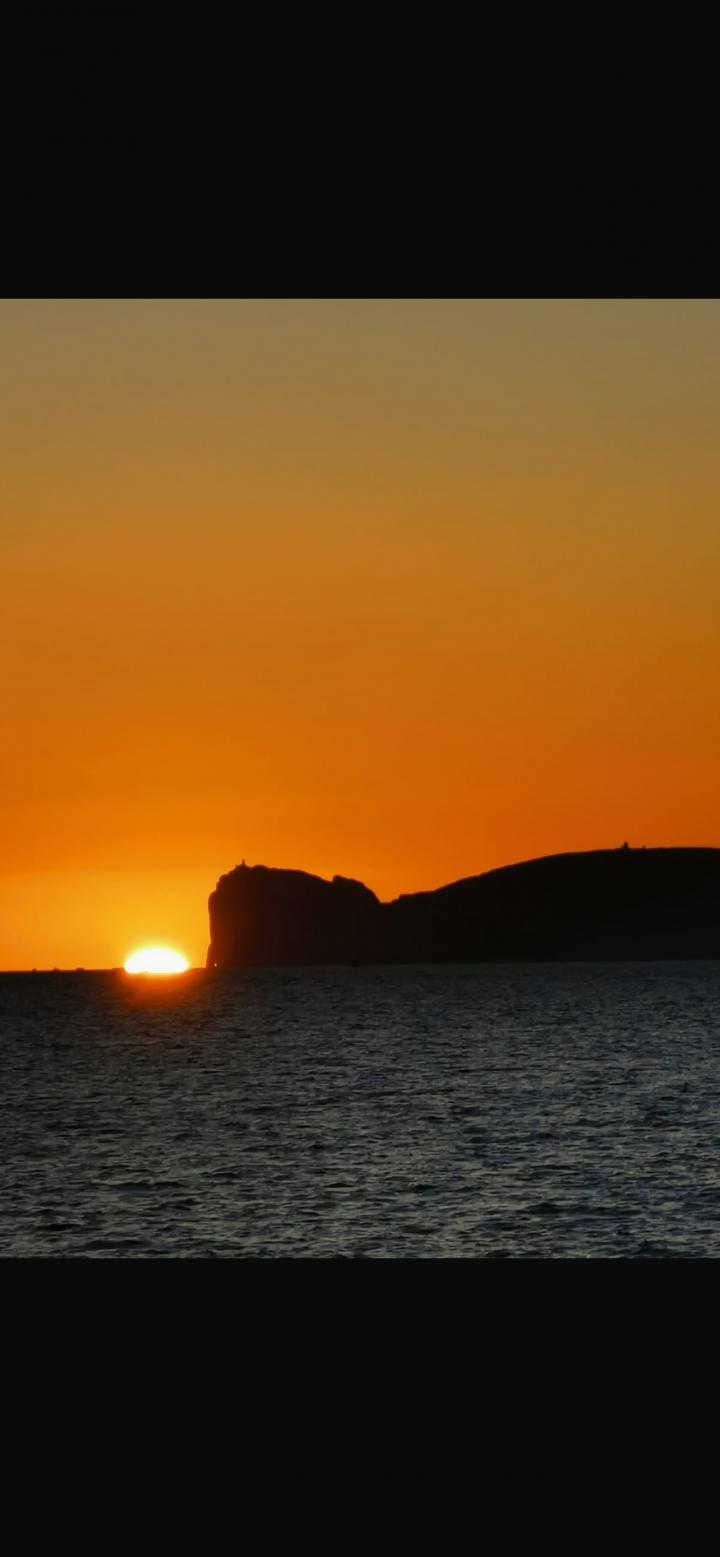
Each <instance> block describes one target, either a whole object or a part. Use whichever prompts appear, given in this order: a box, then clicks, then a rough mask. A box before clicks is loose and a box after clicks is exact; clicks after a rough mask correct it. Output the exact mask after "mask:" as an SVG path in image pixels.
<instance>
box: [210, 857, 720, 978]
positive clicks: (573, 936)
mask: <svg viewBox="0 0 720 1557" xmlns="http://www.w3.org/2000/svg"><path fill="white" fill-rule="evenodd" d="M209 913H210V938H211V939H210V947H209V950H208V957H207V965H208V967H218V968H232V967H258V966H271V965H306V964H323V963H325V964H328V963H352V962H384V963H393V962H486V961H493V960H496V959H497V960H501V961H504V960H520V959H525V958H527V959H529V960H533V959H540V960H546V959H547V960H565V959H567V960H575V959H585V958H588V959H592V958H598V959H616V958H631V959H635V958H637V959H640V958H672V957H720V849H629V848H627V847H623V848H622V849H602V850H596V851H593V852H592V853H586V854H555V855H549V856H547V857H546V858H544V859H537V860H528V861H525V862H524V863H522V864H518V865H506V866H503V867H502V868H501V869H500V870H493V871H488V872H487V873H486V874H485V875H482V876H470V877H468V878H466V879H465V880H463V881H455V882H452V883H451V884H450V885H449V886H446V887H439V888H438V889H437V890H436V891H434V892H416V893H414V894H412V895H408V896H403V897H399V898H396V899H395V900H394V902H392V903H381V902H379V900H378V898H376V896H375V894H374V893H373V892H371V891H370V890H369V889H368V888H367V887H365V886H363V885H362V883H361V882H358V881H350V880H348V879H347V878H345V877H341V876H335V877H334V878H333V880H332V881H325V880H323V879H322V878H321V877H320V876H312V875H308V874H306V873H305V872H304V871H296V870H271V869H269V868H268V867H267V866H264V865H256V866H252V867H250V866H247V865H244V864H243V865H240V866H238V867H237V868H236V869H235V870H233V871H230V872H229V874H228V875H226V876H221V878H220V880H219V882H218V885H217V888H216V890H215V891H214V892H213V893H212V895H211V897H210V901H209Z"/></svg>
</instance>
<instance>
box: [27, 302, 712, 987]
mask: <svg viewBox="0 0 720 1557" xmlns="http://www.w3.org/2000/svg"><path fill="white" fill-rule="evenodd" d="M719 348H720V304H718V303H717V302H714V301H710V302H705V301H695V302H692V301H676V302H672V301H670V302H663V301H649V302H642V301H641V302H637V301H605V302H603V301H598V302H583V301H565V302H563V301H559V302H543V301H540V302H511V301H510V302H482V301H481V302H466V301H457V302H442V301H428V302H423V301H405V302H402V301H401V302H392V301H381V302H343V301H332V302H302V301H301V302H224V301H219V302H198V301H189V302H182V301H180V302H152V301H139V302H132V301H130V302H126V301H125V302H122V301H121V302H109V303H108V302H40V303H38V302H32V301H23V302H12V301H11V302H3V303H0V402H1V404H2V417H1V418H0V443H1V445H2V446H1V448H0V514H1V516H2V519H1V522H2V541H3V547H2V557H3V578H4V586H5V587H4V591H3V608H2V613H1V615H0V637H1V639H2V658H1V660H0V665H1V670H0V675H1V677H2V708H3V715H4V727H5V741H4V742H3V747H4V760H3V765H2V805H1V807H0V832H1V835H2V836H1V840H0V843H1V847H0V865H1V868H2V872H3V878H4V879H3V884H2V893H1V894H0V966H2V967H5V968H25V967H33V966H36V967H52V966H60V967H68V966H71V967H75V966H77V965H83V966H86V967H93V966H114V965H117V964H118V963H120V962H122V961H124V959H125V957H126V955H127V954H128V952H130V951H131V950H133V949H134V947H136V946H137V945H140V944H142V943H143V942H148V941H160V942H163V943H167V944H169V945H173V946H177V947H178V949H179V950H181V951H183V952H184V953H185V954H186V955H187V956H188V957H190V959H191V961H192V962H193V963H197V962H202V961H204V956H205V951H206V946H207V915H206V901H207V896H208V893H209V892H210V890H211V889H212V887H213V886H214V884H215V882H216V880H217V877H218V875H220V874H221V873H222V872H223V871H225V870H228V869H230V868H231V867H232V866H233V865H235V864H236V863H238V862H239V861H240V860H241V859H242V858H243V857H244V858H245V859H246V860H247V862H248V863H249V864H255V863H264V864H269V865H288V866H294V867H298V868H301V869H307V870H312V871H317V872H319V873H321V874H323V875H332V874H333V873H334V872H336V871H339V872H341V873H343V874H346V875H355V876H359V877H360V878H361V879H363V880H364V881H366V882H367V884H368V885H369V886H371V887H373V889H374V890H375V891H377V892H378V894H379V895H380V896H381V897H391V896H393V895H395V894H396V893H398V892H401V891H412V890H415V889H419V888H423V887H425V888H426V887H433V886H438V885H440V884H441V883H443V882H445V881H450V880H452V879H454V878H456V877H458V876H461V875H469V874H474V873H475V872H478V871H481V870H485V869H488V868H490V867H492V866H494V865H500V864H504V863H506V862H509V861H511V860H517V859H523V858H528V857H531V856H533V855H540V854H547V853H552V852H554V851H557V850H562V849H583V848H593V847H603V846H609V847H612V846H616V845H618V844H619V843H621V842H623V841H624V840H625V839H628V840H629V841H630V842H631V843H634V844H641V843H644V844H646V845H648V846H650V845H659V844H699V843H704V844H715V845H718V844H720V816H719V810H718V795H720V717H719V713H718V708H719V703H720V698H719V694H718V686H719V685H720V627H719V625H718V624H719V621H720V612H719V610H718V597H719V590H718V586H719V584H720V512H719V505H718V495H719V493H720V445H719V444H718V440H717V426H718V413H719V412H720V351H719Z"/></svg>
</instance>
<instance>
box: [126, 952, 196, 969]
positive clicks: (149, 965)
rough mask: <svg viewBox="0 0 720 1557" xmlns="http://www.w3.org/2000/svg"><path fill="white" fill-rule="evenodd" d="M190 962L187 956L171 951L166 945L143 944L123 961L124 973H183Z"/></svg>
mask: <svg viewBox="0 0 720 1557" xmlns="http://www.w3.org/2000/svg"><path fill="white" fill-rule="evenodd" d="M189 966H190V964H189V962H188V960H187V957H181V956H180V953H179V952H176V951H171V950H170V948H169V947H168V946H144V947H143V949H142V951H136V952H133V954H132V956H131V957H128V959H127V962H126V963H125V972H126V973H185V971H186V970H187V968H189Z"/></svg>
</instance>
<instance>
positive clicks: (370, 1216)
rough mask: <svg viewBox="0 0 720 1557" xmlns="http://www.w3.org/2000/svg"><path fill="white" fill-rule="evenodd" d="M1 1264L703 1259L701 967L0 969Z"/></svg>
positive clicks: (715, 1186)
mask: <svg viewBox="0 0 720 1557" xmlns="http://www.w3.org/2000/svg"><path fill="white" fill-rule="evenodd" d="M0 1254H2V1255H5V1256H8V1255H14V1256H38V1255H40V1256H78V1255H82V1256H88V1255H89V1256H94V1257H124V1258H128V1257H143V1256H144V1257H147V1256H152V1257H158V1256H159V1257H179V1256H182V1257H186V1256H194V1257H197V1256H202V1257H207V1256H222V1257H237V1256H260V1257H277V1256H286V1257H287V1256H313V1257H328V1256H330V1257H333V1256H335V1257H337V1256H345V1257H348V1256H349V1257H367V1258H378V1257H400V1258H428V1257H435V1258H437V1257H443V1258H446V1257H453V1258H457V1257H459V1258H462V1259H476V1258H486V1257H518V1256H521V1257H522V1256H525V1257H527V1256H534V1257H538V1256H541V1257H552V1258H562V1257H574V1258H578V1257H579V1258H587V1257H608V1256H609V1257H618V1256H635V1257H637V1256H643V1257H649V1256H656V1257H657V1256H660V1257H662V1256H678V1255H684V1256H717V1255H718V1254H720V962H685V963H636V964H629V963H616V964H607V963H605V964H602V963H594V964H589V963H586V964H552V965H538V964H522V965H512V966H511V965H507V964H505V965H495V966H483V967H453V968H447V967H424V968H407V967H406V968H340V969H317V970H294V969H288V970H272V971H271V970H263V971H252V972H248V973H205V972H198V973H193V974H189V975H186V976H185V977H184V978H182V979H179V980H166V981H163V980H146V979H134V980H133V979H130V978H129V977H127V976H126V975H124V974H119V973H116V974H112V973H109V974H84V975H83V974H60V975H36V976H33V975H4V976H0Z"/></svg>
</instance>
